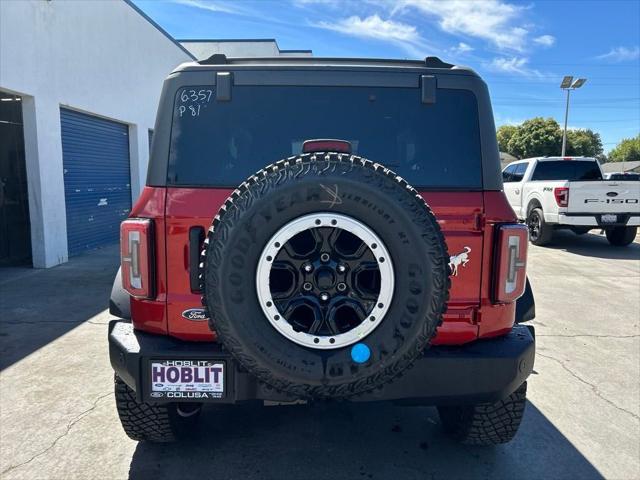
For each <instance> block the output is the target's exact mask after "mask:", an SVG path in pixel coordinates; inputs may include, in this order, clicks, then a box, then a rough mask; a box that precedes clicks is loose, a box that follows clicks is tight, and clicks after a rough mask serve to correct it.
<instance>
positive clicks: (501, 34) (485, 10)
mask: <svg viewBox="0 0 640 480" xmlns="http://www.w3.org/2000/svg"><path fill="white" fill-rule="evenodd" d="M406 8H414V9H417V10H419V11H420V12H421V13H422V14H424V15H425V16H433V17H436V18H437V19H438V25H439V26H440V28H441V29H442V30H444V31H445V32H447V33H451V34H462V35H468V36H471V37H475V38H480V39H483V40H487V41H489V42H491V43H493V44H494V45H495V46H497V47H498V48H500V49H510V50H516V51H522V50H524V46H525V44H526V37H527V35H528V33H529V32H528V31H527V30H526V29H525V28H523V27H522V26H519V24H518V18H519V16H520V14H521V12H522V11H523V10H525V9H526V8H527V7H526V6H520V5H513V4H510V3H505V2H502V1H499V0H475V1H469V0H450V1H442V0H398V2H397V3H395V8H394V10H395V11H398V10H402V9H406Z"/></svg>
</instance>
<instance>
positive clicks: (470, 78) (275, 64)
mask: <svg viewBox="0 0 640 480" xmlns="http://www.w3.org/2000/svg"><path fill="white" fill-rule="evenodd" d="M196 85H200V86H202V85H219V86H222V85H224V86H225V87H227V88H229V87H230V88H233V86H234V85H236V86H242V85H265V86H266V85H280V86H287V85H291V86H306V85H314V86H337V87H340V86H345V87H348V86H363V87H369V86H370V87H389V88H421V87H423V90H424V91H423V96H422V99H423V102H424V103H430V102H432V101H437V91H438V90H439V89H454V90H455V89H460V90H468V91H471V92H472V93H473V94H474V95H475V97H476V99H477V102H478V123H479V125H478V126H479V131H480V142H481V150H482V188H483V189H484V190H502V175H501V168H500V157H499V152H498V143H497V139H496V131H495V124H494V120H493V112H492V109H491V102H490V99H489V92H488V89H487V86H486V84H485V83H484V82H483V81H482V79H481V78H480V76H479V75H478V74H477V73H476V72H474V71H473V70H472V69H470V68H467V67H460V66H456V65H452V64H449V63H445V62H443V61H442V60H440V59H439V58H437V57H427V58H426V59H424V60H386V59H362V58H319V57H273V58H227V57H226V56H224V55H222V54H216V55H213V56H211V57H210V58H208V59H206V60H202V61H199V62H188V63H184V64H182V65H180V66H178V67H177V68H176V69H175V70H174V71H173V72H172V73H171V74H170V75H169V76H168V78H167V79H166V80H165V82H164V85H163V89H162V94H161V97H160V105H159V107H158V115H157V118H156V125H155V131H154V139H153V145H152V151H151V156H150V159H149V169H148V175H147V185H150V186H166V185H167V172H168V157H169V144H170V137H171V124H172V117H173V104H174V103H173V102H174V99H175V95H176V93H177V92H178V91H179V90H180V89H181V88H185V87H188V86H196ZM425 86H427V87H428V88H424V87H425ZM230 98H232V95H231V97H230ZM434 99H435V100H434ZM407 180H408V181H409V182H410V181H411V179H407Z"/></svg>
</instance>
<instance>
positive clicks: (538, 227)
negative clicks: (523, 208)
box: [527, 208, 553, 246]
mask: <svg viewBox="0 0 640 480" xmlns="http://www.w3.org/2000/svg"><path fill="white" fill-rule="evenodd" d="M527 227H529V240H530V241H531V243H533V244H534V245H538V246H542V245H546V244H547V243H549V242H550V241H551V237H552V236H553V228H552V227H551V226H550V225H549V224H547V222H545V221H544V213H543V212H542V209H541V208H533V209H531V211H530V212H529V215H528V216H527Z"/></svg>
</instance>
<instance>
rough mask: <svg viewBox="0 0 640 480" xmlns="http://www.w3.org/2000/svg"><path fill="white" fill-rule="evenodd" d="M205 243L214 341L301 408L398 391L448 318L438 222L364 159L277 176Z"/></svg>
mask: <svg viewBox="0 0 640 480" xmlns="http://www.w3.org/2000/svg"><path fill="white" fill-rule="evenodd" d="M205 242H206V245H205V249H204V252H203V255H204V258H203V259H202V263H201V268H203V270H204V278H203V280H204V284H203V289H204V298H203V300H204V303H205V305H206V306H207V309H208V311H209V315H210V319H211V321H210V327H211V329H212V330H214V331H215V332H216V333H217V335H218V338H219V339H220V341H221V342H222V343H223V344H224V346H225V347H226V348H227V349H228V350H229V351H230V352H231V354H232V355H234V357H235V358H236V359H237V360H238V362H239V363H240V364H242V366H243V367H244V368H246V369H247V370H249V372H251V373H252V374H253V375H254V376H255V377H257V378H258V379H259V380H261V381H262V382H264V383H265V384H267V385H269V386H271V387H273V388H275V389H276V390H278V391H283V392H288V393H290V394H292V395H294V396H296V397H298V398H345V397H351V396H354V395H357V394H360V393H364V392H368V391H370V390H373V389H376V388H378V387H380V388H381V387H382V386H383V385H385V384H387V383H389V382H391V381H392V380H393V379H394V378H395V377H396V376H398V375H399V374H400V373H401V372H402V371H403V370H405V369H406V368H409V367H410V366H411V364H412V363H413V362H414V361H415V360H416V359H417V358H418V357H419V356H420V355H422V354H423V351H424V349H425V348H426V347H427V346H428V345H429V342H430V340H431V338H432V337H433V336H434V335H435V333H436V328H437V326H438V325H439V324H440V323H441V321H442V314H443V312H444V311H445V309H446V303H447V299H448V294H449V285H450V278H449V274H450V272H449V267H448V263H449V255H448V253H447V247H446V244H445V241H444V237H443V235H442V232H441V231H440V227H439V225H438V222H437V220H436V218H435V216H434V215H433V213H432V212H431V210H430V209H429V207H428V206H427V204H426V203H425V202H424V200H423V199H422V197H421V196H420V195H419V194H418V192H417V191H416V190H414V189H413V188H412V187H411V186H410V185H408V184H407V183H406V182H405V181H404V180H403V179H402V178H400V177H398V176H397V175H396V174H394V173H393V172H392V171H390V170H388V169H386V168H384V167H383V166H381V165H379V164H376V163H373V162H370V161H368V160H365V159H363V158H360V157H356V156H353V155H344V154H338V153H318V154H304V155H301V156H298V157H292V158H289V159H286V160H282V161H279V162H277V163H275V164H273V165H270V166H268V167H266V168H265V169H264V170H261V171H260V172H258V173H257V174H256V175H254V176H252V177H250V178H249V179H248V180H247V181H246V182H244V183H243V184H242V185H241V186H240V187H239V188H238V189H237V190H236V191H235V192H234V193H233V194H232V195H231V196H230V197H229V198H228V199H227V201H226V202H225V204H224V205H223V206H222V208H221V210H220V212H219V213H218V215H216V217H215V218H214V220H213V225H212V227H211V229H210V230H209V235H208V238H207V239H206V240H205Z"/></svg>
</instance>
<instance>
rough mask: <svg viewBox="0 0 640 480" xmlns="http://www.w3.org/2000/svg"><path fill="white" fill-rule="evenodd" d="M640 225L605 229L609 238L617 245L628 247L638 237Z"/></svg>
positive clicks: (610, 241) (611, 242) (612, 243)
mask: <svg viewBox="0 0 640 480" xmlns="http://www.w3.org/2000/svg"><path fill="white" fill-rule="evenodd" d="M637 233H638V227H614V228H608V229H607V230H605V234H606V235H607V240H609V243H610V244H611V245H614V246H616V247H626V246H627V245H629V244H630V243H632V242H633V240H634V239H635V238H636V234H637Z"/></svg>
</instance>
